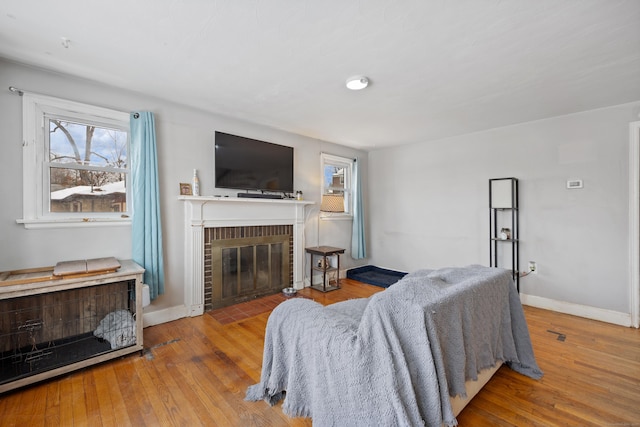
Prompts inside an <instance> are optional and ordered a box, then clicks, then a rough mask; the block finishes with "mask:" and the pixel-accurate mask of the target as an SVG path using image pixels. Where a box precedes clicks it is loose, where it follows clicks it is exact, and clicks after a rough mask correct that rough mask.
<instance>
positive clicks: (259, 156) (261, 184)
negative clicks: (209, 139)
mask: <svg viewBox="0 0 640 427" xmlns="http://www.w3.org/2000/svg"><path fill="white" fill-rule="evenodd" d="M215 170H216V177H215V178H216V187H217V188H232V189H236V190H260V191H269V192H283V193H291V192H293V147H286V146H284V145H278V144H272V143H270V142H265V141H259V140H257V139H250V138H244V137H242V136H236V135H231V134H228V133H223V132H217V131H216V134H215Z"/></svg>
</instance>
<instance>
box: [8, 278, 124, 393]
mask: <svg viewBox="0 0 640 427" xmlns="http://www.w3.org/2000/svg"><path fill="white" fill-rule="evenodd" d="M134 297H135V280H127V281H122V282H116V283H108V284H103V285H96V286H89V287H83V288H78V289H71V290H64V291H58V292H51V293H45V294H38V295H30V296H23V297H18V298H11V299H5V300H0V384H4V383H7V382H11V381H15V380H17V379H20V378H23V377H28V376H31V375H35V374H38V373H41V372H45V371H48V370H51V369H55V368H59V367H62V366H65V365H68V364H71V363H75V362H79V361H82V360H86V359H89V358H91V357H94V356H96V355H99V354H102V353H108V352H110V351H113V350H115V349H118V348H122V347H127V346H130V345H134V344H136V336H135V334H136V327H135V320H134V315H135V302H134Z"/></svg>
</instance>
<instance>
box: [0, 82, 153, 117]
mask: <svg viewBox="0 0 640 427" xmlns="http://www.w3.org/2000/svg"><path fill="white" fill-rule="evenodd" d="M9 92H11V93H15V94H16V95H18V96H23V95H24V94H25V91H24V90H22V89H18V88H17V87H15V86H9ZM28 93H32V92H28ZM42 96H49V95H42ZM72 102H75V101H72ZM100 108H108V107H100ZM118 111H119V110H118ZM122 112H124V111H122ZM139 117H140V113H138V112H137V111H136V112H135V113H133V118H134V119H137V118H139Z"/></svg>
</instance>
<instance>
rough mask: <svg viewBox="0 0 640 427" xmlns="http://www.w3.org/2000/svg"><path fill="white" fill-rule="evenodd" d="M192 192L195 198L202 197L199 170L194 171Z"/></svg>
mask: <svg viewBox="0 0 640 427" xmlns="http://www.w3.org/2000/svg"><path fill="white" fill-rule="evenodd" d="M191 187H192V188H191V191H192V192H193V195H194V196H199V195H200V180H199V179H198V169H194V170H193V179H192V180H191Z"/></svg>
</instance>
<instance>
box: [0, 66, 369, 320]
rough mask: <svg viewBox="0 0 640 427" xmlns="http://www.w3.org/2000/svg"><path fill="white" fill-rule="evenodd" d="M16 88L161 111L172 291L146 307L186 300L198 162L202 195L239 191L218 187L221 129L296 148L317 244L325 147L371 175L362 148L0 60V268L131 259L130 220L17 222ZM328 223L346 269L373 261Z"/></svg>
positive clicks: (342, 224)
mask: <svg viewBox="0 0 640 427" xmlns="http://www.w3.org/2000/svg"><path fill="white" fill-rule="evenodd" d="M9 86H15V87H17V88H20V89H22V90H25V91H31V92H36V93H41V94H44V95H51V96H57V97H60V98H65V99H70V100H73V101H79V102H84V103H88V104H93V105H98V106H102V107H109V108H113V109H116V110H120V111H127V112H128V111H134V110H141V111H152V112H154V114H155V119H156V133H157V139H158V167H159V170H160V189H161V192H162V194H161V214H162V223H163V224H162V225H163V235H164V251H165V276H166V293H165V294H164V295H162V296H160V297H159V298H158V299H157V300H156V301H154V303H153V304H152V305H151V306H150V307H147V309H146V310H145V313H147V312H154V311H158V310H161V309H171V308H173V307H179V306H181V305H182V304H183V302H184V296H183V278H184V268H183V247H184V243H183V238H184V235H183V234H184V233H183V227H184V223H183V209H184V207H183V204H182V202H180V201H178V199H177V196H178V190H179V188H178V184H179V183H180V182H190V180H191V177H192V175H193V169H194V168H195V169H198V171H199V177H200V182H201V194H203V195H213V194H228V195H235V194H236V193H237V191H231V190H216V189H215V188H214V173H213V135H214V131H216V130H219V131H223V132H229V133H235V134H238V135H242V136H246V137H249V138H256V139H262V140H266V141H269V142H274V143H278V144H282V145H288V146H292V147H294V148H295V151H294V153H295V176H294V182H295V186H296V189H299V190H302V191H303V193H304V196H305V199H306V200H311V201H315V202H316V203H317V204H316V205H314V206H315V207H312V208H311V211H310V214H309V220H308V224H309V226H308V227H307V233H306V236H305V239H306V241H307V245H314V246H315V245H316V244H317V243H318V236H317V222H316V215H317V214H316V212H317V206H318V205H319V200H320V178H321V174H320V152H328V153H332V154H336V155H343V156H349V157H359V158H361V159H362V163H361V164H362V166H363V169H364V171H363V173H365V174H366V173H367V168H366V162H367V158H366V155H365V154H364V153H362V152H359V151H357V150H353V149H350V148H347V147H344V146H339V145H335V144H331V143H328V142H322V141H319V140H315V139H311V138H306V137H302V136H298V135H293V134H290V133H286V132H282V131H278V130H274V129H270V128H266V127H262V126H257V125H252V124H248V123H244V122H240V121H237V120H231V119H227V118H224V117H220V116H215V115H211V114H207V113H204V112H202V111H197V110H193V109H190V108H187V107H184V106H181V105H179V104H177V103H170V102H166V101H162V100H158V99H155V98H152V97H148V96H144V95H141V94H137V93H132V92H127V91H123V90H119V89H115V88H111V87H106V86H103V85H100V84H96V83H93V82H89V81H85V80H82V79H78V78H73V77H70V76H65V75H60V74H56V73H51V72H46V71H42V70H39V69H35V68H31V67H26V66H23V65H20V64H16V63H13V62H10V61H6V60H4V59H2V58H0V111H2V114H0V144H1V148H2V156H0V170H2V179H1V180H0V190H1V194H2V202H1V207H0V239H1V240H2V244H1V245H0V271H6V270H14V269H21V268H31V267H40V266H50V265H55V263H56V262H58V261H63V260H72V259H85V258H94V257H102V256H115V257H118V258H121V259H128V258H131V237H130V227H128V226H119V227H108V228H97V227H89V228H82V229H71V228H68V229H55V230H26V229H25V228H24V227H23V226H22V225H19V224H17V223H16V219H19V218H21V217H22V98H20V97H19V96H17V95H16V94H13V93H11V92H9V90H8V87H9ZM365 190H366V189H365ZM307 209H309V208H307ZM325 222H326V221H323V223H322V224H321V227H322V228H321V233H322V236H321V240H320V244H327V245H332V246H339V247H344V248H347V256H344V257H343V258H342V261H343V265H344V268H349V267H351V266H354V265H363V263H366V261H365V260H361V261H358V262H356V261H354V260H352V259H351V258H350V257H349V256H348V254H349V251H350V250H349V248H350V245H351V222H350V221H334V222H332V224H331V225H330V226H327V227H324V223H325ZM305 272H306V269H305Z"/></svg>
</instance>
